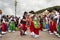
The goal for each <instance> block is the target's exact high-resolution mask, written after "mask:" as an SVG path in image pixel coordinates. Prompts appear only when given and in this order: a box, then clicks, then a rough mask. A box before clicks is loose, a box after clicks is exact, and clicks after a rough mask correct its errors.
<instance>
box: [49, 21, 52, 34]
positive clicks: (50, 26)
mask: <svg viewBox="0 0 60 40" xmlns="http://www.w3.org/2000/svg"><path fill="white" fill-rule="evenodd" d="M49 28H50V31H51V33H53V22H52V21H51V22H50V25H49Z"/></svg>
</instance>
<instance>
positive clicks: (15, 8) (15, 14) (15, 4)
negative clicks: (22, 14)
mask: <svg viewBox="0 0 60 40" xmlns="http://www.w3.org/2000/svg"><path fill="white" fill-rule="evenodd" d="M16 7H17V1H16V0H15V17H16Z"/></svg>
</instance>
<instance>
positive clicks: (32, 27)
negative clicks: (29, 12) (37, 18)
mask: <svg viewBox="0 0 60 40" xmlns="http://www.w3.org/2000/svg"><path fill="white" fill-rule="evenodd" d="M30 32H34V23H33V22H31V25H30Z"/></svg>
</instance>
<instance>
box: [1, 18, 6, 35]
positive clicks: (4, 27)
mask: <svg viewBox="0 0 60 40" xmlns="http://www.w3.org/2000/svg"><path fill="white" fill-rule="evenodd" d="M6 31H7V24H6V23H5V20H4V19H3V21H2V34H5V33H6Z"/></svg>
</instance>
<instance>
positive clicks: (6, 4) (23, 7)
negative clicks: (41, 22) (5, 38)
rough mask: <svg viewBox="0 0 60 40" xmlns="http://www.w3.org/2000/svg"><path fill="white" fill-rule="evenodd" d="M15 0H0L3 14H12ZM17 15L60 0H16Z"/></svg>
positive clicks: (59, 2)
mask: <svg viewBox="0 0 60 40" xmlns="http://www.w3.org/2000/svg"><path fill="white" fill-rule="evenodd" d="M14 2H15V0H0V9H2V10H3V14H8V15H14V13H15V11H14V10H15V8H14ZM17 2H18V3H17V16H22V15H23V12H24V11H27V12H29V11H30V10H34V11H38V10H40V9H44V8H47V7H51V6H56V5H60V0H17Z"/></svg>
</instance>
